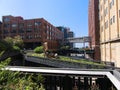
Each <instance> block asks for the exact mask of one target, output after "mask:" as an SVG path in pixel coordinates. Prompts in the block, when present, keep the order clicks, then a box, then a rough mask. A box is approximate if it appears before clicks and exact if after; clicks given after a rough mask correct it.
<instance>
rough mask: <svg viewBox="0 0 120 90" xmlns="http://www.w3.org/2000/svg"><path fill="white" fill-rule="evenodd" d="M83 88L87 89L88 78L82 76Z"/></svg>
mask: <svg viewBox="0 0 120 90" xmlns="http://www.w3.org/2000/svg"><path fill="white" fill-rule="evenodd" d="M84 90H88V78H87V77H84Z"/></svg>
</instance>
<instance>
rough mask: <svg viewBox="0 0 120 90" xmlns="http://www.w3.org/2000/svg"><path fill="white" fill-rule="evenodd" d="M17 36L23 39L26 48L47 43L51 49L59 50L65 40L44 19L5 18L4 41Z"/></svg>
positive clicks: (59, 32) (2, 35)
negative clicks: (6, 38)
mask: <svg viewBox="0 0 120 90" xmlns="http://www.w3.org/2000/svg"><path fill="white" fill-rule="evenodd" d="M16 35H20V37H21V38H22V39H23V41H24V44H25V48H35V47H36V46H38V45H42V44H43V43H44V42H47V43H48V48H49V49H57V48H58V47H59V44H60V43H61V40H62V39H63V33H62V32H61V31H60V30H58V29H57V28H56V27H54V26H53V25H52V24H50V23H49V22H48V21H46V20H45V19H44V18H38V19H23V17H21V16H18V17H14V16H11V15H9V16H3V17H2V30H1V37H2V39H4V38H5V37H14V36H16Z"/></svg>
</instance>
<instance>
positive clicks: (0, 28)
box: [0, 22, 2, 39]
mask: <svg viewBox="0 0 120 90" xmlns="http://www.w3.org/2000/svg"><path fill="white" fill-rule="evenodd" d="M1 30H2V23H1V22H0V39H1V32H2V31H1Z"/></svg>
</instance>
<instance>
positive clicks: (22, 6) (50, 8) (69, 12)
mask: <svg viewBox="0 0 120 90" xmlns="http://www.w3.org/2000/svg"><path fill="white" fill-rule="evenodd" d="M4 15H13V16H22V17H23V18H24V19H31V18H42V17H43V18H44V19H46V20H47V21H48V22H50V23H51V24H53V25H54V26H65V27H69V28H70V29H71V31H73V32H74V33H75V37H81V36H87V35H88V0H0V20H1V19H2V16H4Z"/></svg>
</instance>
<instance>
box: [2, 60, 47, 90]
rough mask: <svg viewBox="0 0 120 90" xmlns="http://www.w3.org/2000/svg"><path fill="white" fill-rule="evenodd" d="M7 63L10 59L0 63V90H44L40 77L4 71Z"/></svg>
mask: <svg viewBox="0 0 120 90" xmlns="http://www.w3.org/2000/svg"><path fill="white" fill-rule="evenodd" d="M9 62H10V58H8V59H6V60H5V61H3V62H1V63H0V90H45V89H44V88H43V85H42V83H43V80H44V79H43V77H42V76H41V75H36V76H35V75H34V74H25V73H22V72H13V71H9V70H5V69H4V67H5V66H6V65H7V64H8V63H9ZM36 80H37V82H36ZM38 82H39V83H38Z"/></svg>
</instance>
